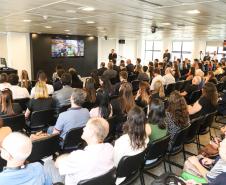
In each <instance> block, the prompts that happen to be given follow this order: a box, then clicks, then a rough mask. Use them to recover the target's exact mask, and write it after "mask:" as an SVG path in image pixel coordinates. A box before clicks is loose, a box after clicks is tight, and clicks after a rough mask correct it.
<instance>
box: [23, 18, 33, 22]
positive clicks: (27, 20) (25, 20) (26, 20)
mask: <svg viewBox="0 0 226 185" xmlns="http://www.w3.org/2000/svg"><path fill="white" fill-rule="evenodd" d="M31 21H32V20H30V19H24V20H23V22H31Z"/></svg>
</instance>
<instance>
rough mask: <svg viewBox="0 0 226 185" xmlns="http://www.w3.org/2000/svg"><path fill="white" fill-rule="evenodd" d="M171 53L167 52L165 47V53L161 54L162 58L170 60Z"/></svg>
mask: <svg viewBox="0 0 226 185" xmlns="http://www.w3.org/2000/svg"><path fill="white" fill-rule="evenodd" d="M170 58H171V54H170V53H169V50H168V49H166V50H165V53H164V54H163V60H165V61H166V62H167V63H168V62H169V61H170Z"/></svg>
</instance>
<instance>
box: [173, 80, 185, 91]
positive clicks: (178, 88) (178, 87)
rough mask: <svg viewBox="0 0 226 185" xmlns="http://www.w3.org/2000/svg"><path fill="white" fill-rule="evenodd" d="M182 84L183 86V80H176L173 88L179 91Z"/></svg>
mask: <svg viewBox="0 0 226 185" xmlns="http://www.w3.org/2000/svg"><path fill="white" fill-rule="evenodd" d="M183 86H184V81H178V82H176V84H175V90H177V91H181V90H182V88H183Z"/></svg>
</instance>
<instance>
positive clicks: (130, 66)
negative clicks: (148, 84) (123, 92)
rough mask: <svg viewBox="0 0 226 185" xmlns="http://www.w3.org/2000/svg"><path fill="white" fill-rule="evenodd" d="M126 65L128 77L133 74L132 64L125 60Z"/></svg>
mask: <svg viewBox="0 0 226 185" xmlns="http://www.w3.org/2000/svg"><path fill="white" fill-rule="evenodd" d="M126 63H127V66H126V70H127V72H128V74H129V75H130V74H133V72H134V65H133V64H132V62H131V60H130V59H127V60H126Z"/></svg>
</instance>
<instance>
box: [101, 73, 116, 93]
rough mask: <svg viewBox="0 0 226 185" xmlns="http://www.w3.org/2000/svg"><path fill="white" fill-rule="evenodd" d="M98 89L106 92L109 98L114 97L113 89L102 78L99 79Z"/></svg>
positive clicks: (107, 81)
mask: <svg viewBox="0 0 226 185" xmlns="http://www.w3.org/2000/svg"><path fill="white" fill-rule="evenodd" d="M100 88H101V89H102V90H104V91H105V92H107V93H108V95H109V96H112V95H114V87H113V85H112V84H111V81H110V80H109V79H108V78H106V77H104V76H101V77H100Z"/></svg>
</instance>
